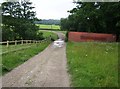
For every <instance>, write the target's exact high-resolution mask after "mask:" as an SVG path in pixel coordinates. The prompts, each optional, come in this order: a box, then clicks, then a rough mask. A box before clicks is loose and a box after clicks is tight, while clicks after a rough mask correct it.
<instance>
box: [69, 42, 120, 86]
mask: <svg viewBox="0 0 120 89" xmlns="http://www.w3.org/2000/svg"><path fill="white" fill-rule="evenodd" d="M67 58H68V69H69V73H70V75H71V81H72V86H73V87H117V86H118V43H97V42H82V43H74V42H68V43H67Z"/></svg>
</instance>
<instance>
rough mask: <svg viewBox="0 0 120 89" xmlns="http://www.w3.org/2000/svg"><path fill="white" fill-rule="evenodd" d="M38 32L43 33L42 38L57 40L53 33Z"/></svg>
mask: <svg viewBox="0 0 120 89" xmlns="http://www.w3.org/2000/svg"><path fill="white" fill-rule="evenodd" d="M39 32H42V33H43V37H44V38H49V37H50V36H51V37H52V38H53V39H54V40H57V39H58V36H57V34H55V33H53V32H49V31H42V30H39Z"/></svg>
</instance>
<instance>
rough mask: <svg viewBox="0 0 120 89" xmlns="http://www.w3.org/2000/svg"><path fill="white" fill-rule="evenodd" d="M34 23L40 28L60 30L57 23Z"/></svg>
mask: <svg viewBox="0 0 120 89" xmlns="http://www.w3.org/2000/svg"><path fill="white" fill-rule="evenodd" d="M36 25H37V26H39V28H41V29H53V30H60V26H59V25H45V24H36Z"/></svg>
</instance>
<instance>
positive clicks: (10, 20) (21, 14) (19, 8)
mask: <svg viewBox="0 0 120 89" xmlns="http://www.w3.org/2000/svg"><path fill="white" fill-rule="evenodd" d="M0 8H1V9H2V24H1V25H2V40H3V41H5V40H19V39H31V40H32V39H34V40H40V39H43V36H42V33H38V30H39V27H37V26H36V25H35V24H34V21H35V20H38V19H37V18H36V17H35V15H36V12H35V11H33V9H34V8H35V7H33V6H32V2H29V1H26V0H21V2H3V3H2V4H1V6H0Z"/></svg>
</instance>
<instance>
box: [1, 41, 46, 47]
mask: <svg viewBox="0 0 120 89" xmlns="http://www.w3.org/2000/svg"><path fill="white" fill-rule="evenodd" d="M44 41H47V40H46V39H45V40H40V41H36V40H15V41H5V42H0V45H2V44H6V46H7V47H9V45H10V44H11V43H13V44H14V45H17V44H18V43H19V44H28V43H29V44H31V43H41V42H44Z"/></svg>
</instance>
